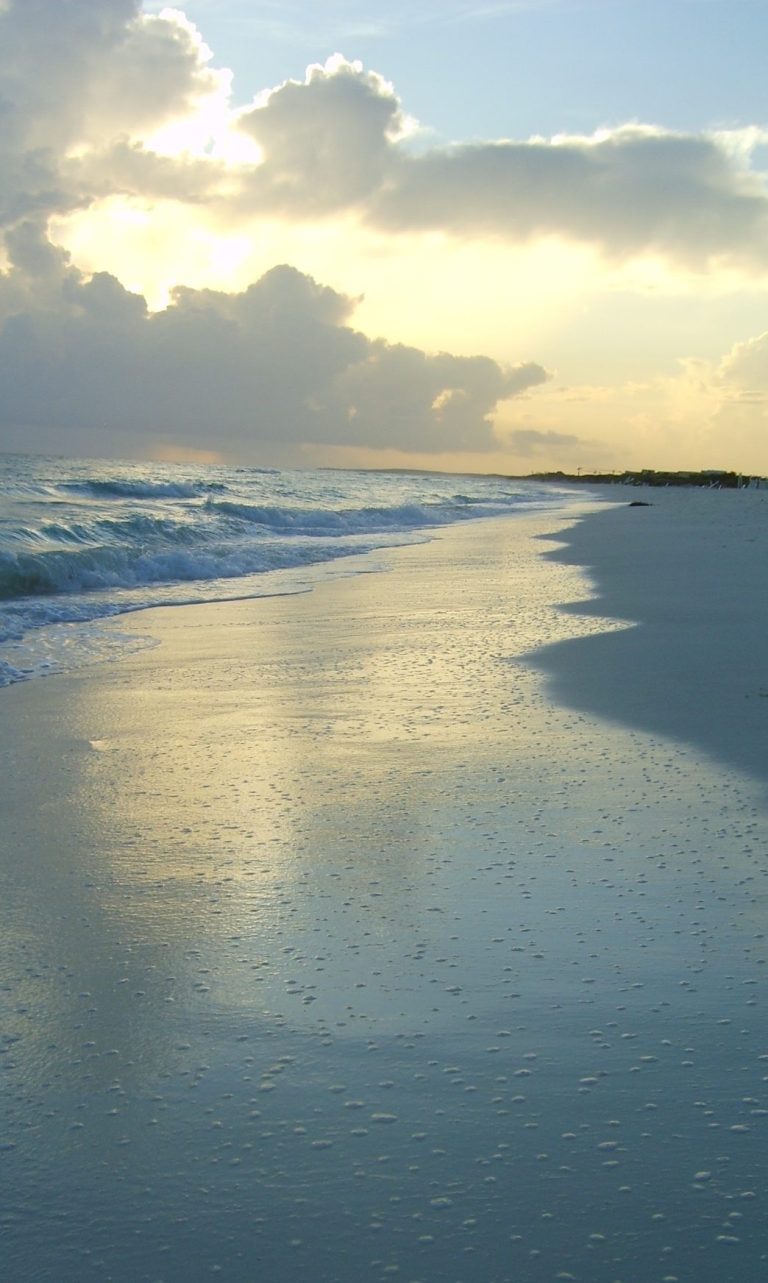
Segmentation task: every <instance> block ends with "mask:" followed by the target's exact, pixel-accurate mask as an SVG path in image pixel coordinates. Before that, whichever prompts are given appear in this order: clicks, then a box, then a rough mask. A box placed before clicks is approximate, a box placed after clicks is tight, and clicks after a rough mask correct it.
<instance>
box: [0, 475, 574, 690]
mask: <svg viewBox="0 0 768 1283" xmlns="http://www.w3.org/2000/svg"><path fill="white" fill-rule="evenodd" d="M571 501H572V499H571V496H570V495H568V498H566V497H565V496H564V494H563V493H558V492H557V489H556V488H553V487H541V486H537V485H531V484H522V485H520V484H516V483H514V482H513V483H509V482H506V481H504V479H502V478H490V477H489V478H472V477H465V478H462V479H461V481H460V482H459V483H458V484H457V480H456V478H455V477H454V478H452V479H451V478H450V477H449V476H448V475H447V474H446V475H445V476H441V475H439V474H407V473H404V474H386V473H385V474H382V473H365V472H337V471H333V470H321V471H318V472H311V471H304V472H302V471H292V472H291V471H288V472H279V471H275V470H272V469H264V468H239V467H238V468H226V467H224V466H216V467H211V468H210V469H208V468H206V467H203V466H198V465H195V466H194V467H189V468H188V467H186V466H182V465H152V466H151V468H150V466H148V465H145V464H137V463H130V462H128V463H125V464H119V463H114V462H111V463H108V464H107V463H105V464H103V465H102V464H101V463H99V461H97V460H80V461H69V460H60V459H53V458H46V459H41V460H34V459H32V458H24V457H21V456H19V457H6V458H5V459H3V458H0V643H2V645H3V652H2V654H1V655H0V685H6V684H8V683H9V682H11V681H17V680H22V679H23V677H24V676H25V675H27V676H28V675H29V674H30V671H31V670H30V663H31V666H32V669H34V671H35V672H38V671H53V669H52V668H50V667H46V665H48V663H49V656H50V655H53V656H54V659H53V661H52V662H53V663H54V667H55V665H56V664H60V663H62V664H64V666H65V667H66V666H68V665H69V664H70V656H71V655H72V654H73V653H74V650H76V649H77V648H78V647H79V648H80V650H81V651H83V653H86V652H87V654H88V655H92V654H93V653H94V652H93V646H91V644H90V643H88V644H86V643H85V642H84V640H83V638H85V636H86V634H88V630H89V629H92V628H95V627H96V625H97V622H98V621H99V620H104V619H105V618H110V617H112V616H115V615H120V614H125V613H128V612H134V611H137V610H141V609H144V608H145V607H148V606H159V605H172V604H173V605H178V604H182V603H183V602H203V601H212V600H222V599H225V598H231V597H233V596H235V595H238V596H261V595H262V594H269V593H271V592H273V591H275V590H276V586H277V585H278V584H279V591H281V592H282V591H291V592H295V591H304V590H306V587H307V585H308V584H311V583H312V582H314V581H315V579H316V578H317V577H318V576H319V575H320V574H321V573H326V572H321V571H320V570H319V569H317V567H319V566H320V564H321V563H328V572H327V573H331V574H333V573H336V572H334V571H333V570H332V568H331V563H333V562H334V561H336V560H338V559H339V558H348V557H349V556H351V555H352V554H357V553H370V552H373V551H376V550H381V549H384V548H389V547H395V546H397V545H400V544H404V543H412V542H414V541H417V540H419V539H424V538H426V537H429V536H430V535H431V532H432V531H434V530H435V529H436V528H437V527H440V526H447V525H450V524H452V523H454V522H463V521H466V520H469V519H477V518H479V517H492V516H499V515H506V514H509V513H512V512H514V511H515V510H517V511H520V509H521V508H524V507H530V506H531V505H534V506H538V507H552V506H555V507H561V506H563V504H564V503H566V502H571ZM308 568H314V569H312V570H311V573H310V572H309V569H308ZM305 571H306V573H305ZM236 580H242V583H240V584H234V583H233V581H236ZM84 630H85V631H84ZM89 635H90V634H89ZM111 635H112V634H111V633H110V636H111ZM121 644H122V643H121ZM46 647H47V648H48V649H47V650H46ZM105 647H106V648H107V649H108V646H107V643H106V642H105V641H103V639H101V638H99V639H98V640H97V643H96V649H97V650H98V649H99V648H101V649H104V648H105ZM43 652H45V654H46V659H45V664H43V663H42V661H40V664H38V666H37V667H35V664H36V663H37V661H30V656H31V655H33V654H34V655H38V656H39V655H40V654H41V653H43ZM110 653H111V652H110Z"/></svg>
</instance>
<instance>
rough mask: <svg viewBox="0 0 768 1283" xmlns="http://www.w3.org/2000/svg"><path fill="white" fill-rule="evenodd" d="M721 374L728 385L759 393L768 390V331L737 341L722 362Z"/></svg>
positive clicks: (762, 393) (761, 394)
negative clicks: (744, 340)
mask: <svg viewBox="0 0 768 1283" xmlns="http://www.w3.org/2000/svg"><path fill="white" fill-rule="evenodd" d="M719 374H720V377H721V379H722V380H723V381H724V383H725V384H726V386H728V385H730V386H731V387H733V388H734V389H743V391H744V392H750V391H752V392H755V393H759V394H760V396H761V398H762V397H763V396H764V395H765V393H767V392H768V333H765V334H758V335H756V336H755V337H754V338H751V339H747V340H746V342H745V343H736V344H735V346H734V347H733V348H732V349H731V351H730V352H729V353H728V355H727V356H725V357H724V358H723V360H722V362H721V364H720V369H719Z"/></svg>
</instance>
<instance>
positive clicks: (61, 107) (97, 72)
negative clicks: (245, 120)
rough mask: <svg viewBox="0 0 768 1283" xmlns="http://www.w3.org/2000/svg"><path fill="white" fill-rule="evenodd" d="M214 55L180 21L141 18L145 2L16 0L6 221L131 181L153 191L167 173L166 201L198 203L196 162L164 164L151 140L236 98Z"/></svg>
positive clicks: (4, 111) (0, 209)
mask: <svg viewBox="0 0 768 1283" xmlns="http://www.w3.org/2000/svg"><path fill="white" fill-rule="evenodd" d="M209 56H210V55H209V51H208V50H207V49H206V47H205V45H204V44H203V43H202V40H201V39H200V37H199V35H198V33H197V32H196V31H195V28H194V27H193V26H192V25H191V24H190V23H188V22H187V21H186V19H185V18H184V17H183V15H182V14H179V13H174V12H173V11H167V12H165V13H163V14H160V15H157V16H151V15H147V14H143V13H142V12H141V7H140V4H139V0H98V3H97V2H96V0H66V3H61V2H60V0H10V3H9V4H8V5H7V7H6V8H5V9H0V163H1V164H2V167H3V185H2V195H0V225H5V226H9V225H12V224H13V223H14V222H16V221H17V220H19V219H22V218H28V217H29V216H30V215H32V214H39V215H41V216H42V215H46V214H51V213H54V212H57V213H62V212H65V211H67V210H71V209H75V208H78V207H80V206H84V205H87V204H88V203H89V201H91V200H92V199H94V198H95V197H97V196H100V195H105V194H111V193H112V192H115V191H121V190H124V189H125V187H126V184H125V181H124V180H125V179H126V178H128V179H129V180H131V181H129V182H128V184H127V186H128V188H130V187H131V186H132V187H133V189H134V190H136V191H141V192H142V193H144V194H155V193H156V190H157V181H158V178H157V176H158V173H160V172H162V173H163V174H164V177H165V188H164V190H163V193H162V194H164V195H171V196H174V197H175V198H177V199H184V198H185V196H186V197H188V196H189V195H190V191H189V188H190V183H189V181H187V183H186V187H185V183H184V175H185V173H186V172H187V170H188V168H189V163H188V162H187V161H186V160H185V161H181V162H178V161H177V162H175V163H173V164H171V163H170V162H168V163H166V164H165V165H163V162H162V158H161V157H158V156H156V155H154V154H153V152H152V149H151V148H149V147H144V144H145V143H146V142H149V141H151V139H152V137H153V136H154V135H155V134H156V133H157V131H158V130H159V129H161V127H163V126H165V125H168V124H169V122H171V121H173V120H176V119H178V118H181V117H183V116H184V115H185V114H189V113H190V112H192V111H194V110H195V109H196V108H198V107H199V106H200V104H201V103H203V102H205V101H207V100H210V99H211V98H212V97H216V96H218V97H219V98H221V97H222V95H224V94H225V93H226V91H227V88H228V84H229V78H228V75H226V74H225V73H222V72H216V71H214V70H212V69H211V68H210V67H209V66H208V62H209ZM142 153H143V154H142ZM131 154H132V155H133V173H132V174H128V173H127V157H129V156H131ZM171 170H172V171H173V181H172V180H171V177H170V172H169V171H171ZM201 188H202V183H201V181H200V175H198V180H197V192H196V194H198V193H199V190H201Z"/></svg>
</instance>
